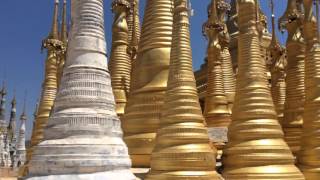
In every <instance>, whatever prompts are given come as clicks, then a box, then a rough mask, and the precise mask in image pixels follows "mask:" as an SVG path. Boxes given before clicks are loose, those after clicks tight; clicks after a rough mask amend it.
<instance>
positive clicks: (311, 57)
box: [298, 0, 320, 180]
mask: <svg viewBox="0 0 320 180" xmlns="http://www.w3.org/2000/svg"><path fill="white" fill-rule="evenodd" d="M304 3H305V12H306V13H305V14H306V18H305V22H304V28H303V29H304V37H305V39H306V43H307V46H306V60H305V67H306V77H305V85H306V103H305V109H304V124H303V133H302V141H301V142H302V143H301V151H300V153H299V156H298V164H299V167H300V169H301V170H302V172H303V174H304V175H305V177H306V179H307V180H318V179H320V112H319V108H320V86H319V85H320V81H319V80H320V42H319V39H317V36H318V34H317V32H318V30H317V23H316V21H315V18H314V16H313V15H312V1H311V0H305V1H304ZM318 28H319V27H318Z"/></svg>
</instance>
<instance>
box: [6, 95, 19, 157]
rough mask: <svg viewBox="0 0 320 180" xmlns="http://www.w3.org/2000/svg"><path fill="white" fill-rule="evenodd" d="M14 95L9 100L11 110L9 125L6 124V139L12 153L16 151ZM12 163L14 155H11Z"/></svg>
mask: <svg viewBox="0 0 320 180" xmlns="http://www.w3.org/2000/svg"><path fill="white" fill-rule="evenodd" d="M16 104H17V102H16V96H15V95H14V96H13V98H12V101H11V112H10V119H9V125H8V132H7V136H8V141H9V145H10V154H11V155H14V154H15V151H16V140H17V138H16V112H17V109H16ZM11 158H12V163H14V161H15V160H14V156H11Z"/></svg>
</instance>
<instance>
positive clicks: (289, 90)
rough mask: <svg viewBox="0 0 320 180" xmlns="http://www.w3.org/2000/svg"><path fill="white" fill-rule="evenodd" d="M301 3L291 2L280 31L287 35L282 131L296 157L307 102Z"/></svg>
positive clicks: (280, 21)
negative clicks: (305, 102) (285, 30)
mask: <svg viewBox="0 0 320 180" xmlns="http://www.w3.org/2000/svg"><path fill="white" fill-rule="evenodd" d="M300 8H301V2H300V1H297V0H288V6H287V10H286V12H285V14H284V15H283V16H282V17H281V18H280V20H279V24H280V28H281V29H282V30H284V28H286V29H287V31H288V39H287V44H286V49H287V61H288V65H287V68H286V99H285V105H284V118H283V121H282V128H283V131H284V133H285V140H286V142H287V143H288V145H289V146H290V148H291V150H292V152H293V154H294V155H297V153H298V152H299V150H300V138H301V133H302V124H303V111H304V99H305V84H304V76H305V68H304V61H305V50H306V49H305V40H304V38H303V36H302V19H303V17H302V16H303V15H302V12H301V9H300Z"/></svg>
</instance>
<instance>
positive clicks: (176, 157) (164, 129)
mask: <svg viewBox="0 0 320 180" xmlns="http://www.w3.org/2000/svg"><path fill="white" fill-rule="evenodd" d="M187 2H188V0H174V10H173V12H174V18H173V39H172V51H171V60H170V70H169V80H168V89H167V91H166V96H165V104H164V106H163V110H162V116H161V119H160V123H161V126H160V129H159V130H158V131H157V138H156V146H155V149H154V151H153V153H152V158H151V171H150V173H149V174H148V176H147V178H146V179H147V180H185V179H189V180H191V179H194V180H196V179H197V180H198V179H203V180H214V179H218V174H217V173H216V171H215V152H213V150H212V149H211V147H210V143H209V137H208V132H207V129H206V127H205V126H204V118H203V116H202V112H201V108H200V104H199V100H198V95H197V90H196V83H195V78H194V75H193V70H192V55H191V47H190V32H189V9H188V3H187Z"/></svg>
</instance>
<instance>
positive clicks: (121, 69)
mask: <svg viewBox="0 0 320 180" xmlns="http://www.w3.org/2000/svg"><path fill="white" fill-rule="evenodd" d="M112 10H113V13H114V21H113V25H112V48H111V58H110V62H109V65H110V66H109V69H110V75H111V84H112V89H113V93H114V96H115V101H116V112H117V114H118V116H120V117H121V116H122V115H123V114H124V108H125V106H126V103H127V95H128V94H129V91H130V76H131V60H130V57H129V53H128V47H129V42H128V24H127V20H126V17H127V14H128V12H129V10H130V3H129V2H128V1H126V0H114V1H113V3H112Z"/></svg>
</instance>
